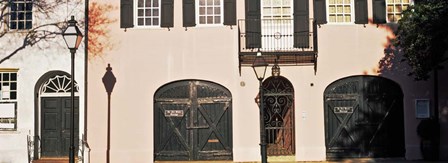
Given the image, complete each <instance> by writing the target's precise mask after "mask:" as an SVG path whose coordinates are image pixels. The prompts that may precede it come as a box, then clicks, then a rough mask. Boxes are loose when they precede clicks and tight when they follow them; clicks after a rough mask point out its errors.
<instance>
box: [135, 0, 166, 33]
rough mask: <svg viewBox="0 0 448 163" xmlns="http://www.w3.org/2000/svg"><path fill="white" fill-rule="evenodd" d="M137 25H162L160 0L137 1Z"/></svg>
mask: <svg viewBox="0 0 448 163" xmlns="http://www.w3.org/2000/svg"><path fill="white" fill-rule="evenodd" d="M137 26H139V27H159V26H160V0H138V2H137Z"/></svg>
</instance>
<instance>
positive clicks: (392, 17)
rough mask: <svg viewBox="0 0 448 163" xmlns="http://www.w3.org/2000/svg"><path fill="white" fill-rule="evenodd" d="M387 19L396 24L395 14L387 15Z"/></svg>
mask: <svg viewBox="0 0 448 163" xmlns="http://www.w3.org/2000/svg"><path fill="white" fill-rule="evenodd" d="M387 19H389V21H390V22H394V15H393V14H389V15H387Z"/></svg>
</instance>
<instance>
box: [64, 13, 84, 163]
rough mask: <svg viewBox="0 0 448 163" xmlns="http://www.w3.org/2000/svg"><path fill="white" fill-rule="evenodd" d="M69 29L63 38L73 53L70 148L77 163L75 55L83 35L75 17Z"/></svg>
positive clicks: (65, 31) (71, 159)
mask: <svg viewBox="0 0 448 163" xmlns="http://www.w3.org/2000/svg"><path fill="white" fill-rule="evenodd" d="M67 23H68V26H67V28H66V29H65V30H64V31H63V32H62V36H63V37H64V41H65V43H66V44H67V47H68V49H69V50H70V53H71V62H72V63H71V71H72V72H71V78H70V83H71V91H70V93H71V94H70V97H71V104H72V106H71V128H70V148H69V155H68V156H69V161H70V163H74V162H75V84H74V83H75V80H74V78H75V69H74V66H75V53H76V50H77V49H78V47H79V44H81V40H82V37H83V36H82V33H81V31H80V30H79V28H78V26H76V23H77V22H76V20H75V17H74V16H72V17H71V19H70V20H69V21H68V22H67Z"/></svg>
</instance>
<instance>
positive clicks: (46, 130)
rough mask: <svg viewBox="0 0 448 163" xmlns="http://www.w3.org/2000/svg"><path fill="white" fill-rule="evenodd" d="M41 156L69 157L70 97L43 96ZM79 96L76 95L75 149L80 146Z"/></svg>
mask: <svg viewBox="0 0 448 163" xmlns="http://www.w3.org/2000/svg"><path fill="white" fill-rule="evenodd" d="M41 100H42V101H41V109H42V112H41V129H42V130H41V142H42V144H41V150H42V151H41V157H68V153H69V147H70V128H71V100H70V97H43V98H41ZM78 106H79V104H78V97H75V147H76V149H75V151H76V152H77V148H78V137H79V136H78V133H79V128H78V122H79V115H78V110H79V109H78Z"/></svg>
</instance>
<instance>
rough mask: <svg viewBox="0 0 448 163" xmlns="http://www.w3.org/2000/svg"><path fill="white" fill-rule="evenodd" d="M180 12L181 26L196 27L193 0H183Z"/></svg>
mask: <svg viewBox="0 0 448 163" xmlns="http://www.w3.org/2000/svg"><path fill="white" fill-rule="evenodd" d="M182 10H183V12H182V16H183V26H184V27H194V26H196V15H195V0H183V5H182Z"/></svg>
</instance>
